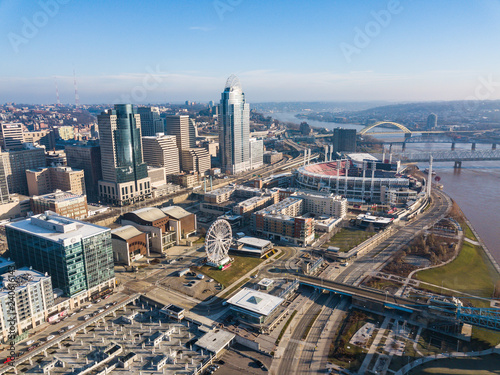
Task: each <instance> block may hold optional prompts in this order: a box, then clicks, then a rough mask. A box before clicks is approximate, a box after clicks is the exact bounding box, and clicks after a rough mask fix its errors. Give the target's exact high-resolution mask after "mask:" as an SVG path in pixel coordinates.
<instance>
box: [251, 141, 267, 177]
mask: <svg viewBox="0 0 500 375" xmlns="http://www.w3.org/2000/svg"><path fill="white" fill-rule="evenodd" d="M263 164H264V141H263V140H262V139H256V138H250V168H251V169H255V168H259V167H261V166H262V165H263Z"/></svg>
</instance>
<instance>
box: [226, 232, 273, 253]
mask: <svg viewBox="0 0 500 375" xmlns="http://www.w3.org/2000/svg"><path fill="white" fill-rule="evenodd" d="M272 249H273V243H272V242H271V241H268V240H262V239H260V238H255V237H248V236H245V237H241V238H239V239H237V240H236V241H235V244H234V245H233V246H231V248H230V249H229V250H230V251H232V252H238V253H244V254H246V255H253V256H258V257H259V258H262V257H263V256H264V255H265V254H267V253H268V252H269V251H271V250H272Z"/></svg>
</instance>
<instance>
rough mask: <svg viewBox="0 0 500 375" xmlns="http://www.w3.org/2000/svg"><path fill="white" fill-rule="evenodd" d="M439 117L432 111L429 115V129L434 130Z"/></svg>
mask: <svg viewBox="0 0 500 375" xmlns="http://www.w3.org/2000/svg"><path fill="white" fill-rule="evenodd" d="M437 122H438V117H437V115H436V114H435V113H431V114H430V115H429V117H427V130H432V129H435V128H436V127H437Z"/></svg>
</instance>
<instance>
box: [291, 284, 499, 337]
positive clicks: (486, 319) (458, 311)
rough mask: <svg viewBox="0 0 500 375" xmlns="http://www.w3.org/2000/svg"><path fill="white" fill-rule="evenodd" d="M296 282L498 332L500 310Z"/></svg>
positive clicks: (389, 306) (364, 289)
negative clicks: (442, 305) (440, 305)
mask: <svg viewBox="0 0 500 375" xmlns="http://www.w3.org/2000/svg"><path fill="white" fill-rule="evenodd" d="M297 280H298V282H299V283H300V284H301V285H305V286H309V287H313V288H316V289H321V290H327V291H330V292H333V293H337V294H342V295H345V296H349V297H360V298H363V299H365V300H368V301H373V302H378V303H381V304H383V306H384V307H385V308H389V309H395V310H399V311H402V312H408V313H413V312H417V311H424V310H427V311H432V310H438V311H441V312H443V313H445V314H448V316H449V314H453V315H454V316H455V317H456V318H457V319H458V320H460V321H462V322H463V323H467V324H472V325H474V326H478V327H484V328H489V329H493V330H496V331H500V309H496V308H478V307H464V306H457V307H456V308H452V309H449V308H446V309H445V308H436V307H434V306H430V305H428V304H423V303H418V302H416V301H414V300H412V299H409V298H406V297H398V296H393V295H388V294H387V293H384V292H382V291H380V290H375V289H371V288H370V289H368V288H363V287H358V286H354V285H348V284H344V283H339V282H336V281H332V280H327V279H323V278H319V277H314V276H305V275H301V276H299V277H298V278H297ZM430 307H431V308H430ZM429 308H430V309H429Z"/></svg>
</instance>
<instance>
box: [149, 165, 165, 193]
mask: <svg viewBox="0 0 500 375" xmlns="http://www.w3.org/2000/svg"><path fill="white" fill-rule="evenodd" d="M148 177H149V178H150V179H151V187H152V188H157V187H160V186H163V185H165V184H166V183H167V180H166V178H165V169H164V168H163V167H150V166H148Z"/></svg>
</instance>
